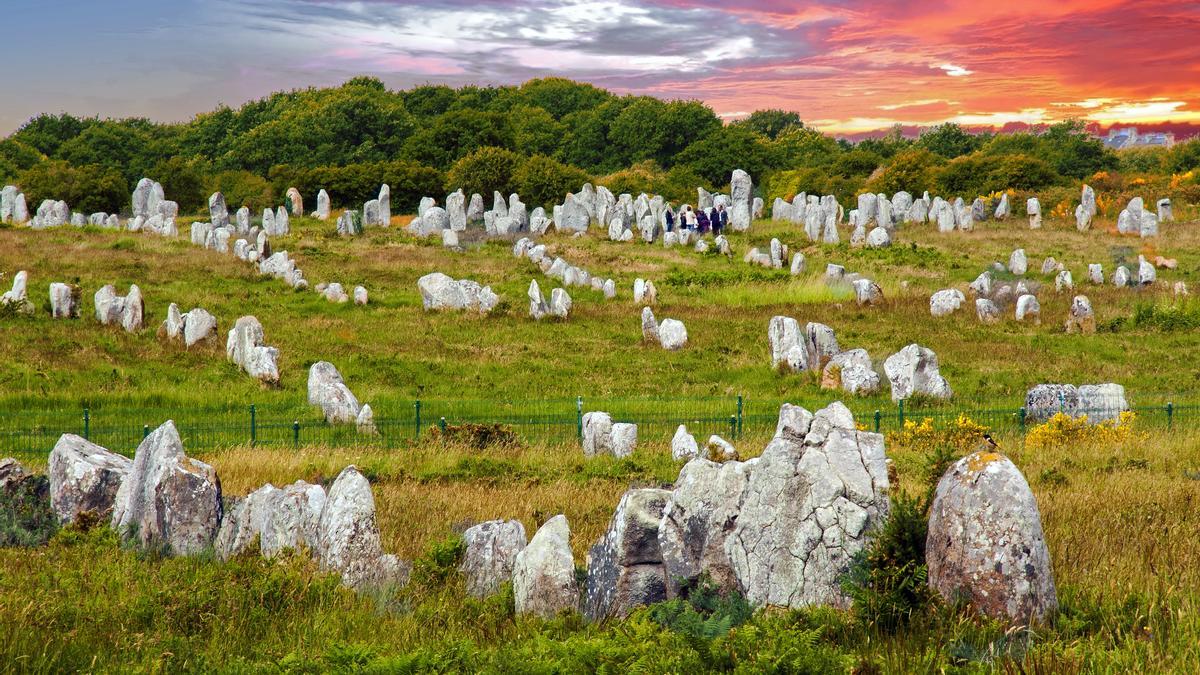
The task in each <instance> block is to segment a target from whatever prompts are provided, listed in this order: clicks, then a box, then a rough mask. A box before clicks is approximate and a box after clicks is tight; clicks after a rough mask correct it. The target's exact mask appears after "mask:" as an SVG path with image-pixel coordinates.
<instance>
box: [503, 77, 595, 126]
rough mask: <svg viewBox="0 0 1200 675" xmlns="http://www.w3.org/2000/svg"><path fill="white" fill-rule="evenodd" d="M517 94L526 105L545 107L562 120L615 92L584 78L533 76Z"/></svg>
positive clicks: (591, 107)
mask: <svg viewBox="0 0 1200 675" xmlns="http://www.w3.org/2000/svg"><path fill="white" fill-rule="evenodd" d="M515 98H516V100H517V101H520V102H522V103H524V104H525V105H531V106H535V107H538V108H542V109H543V110H546V111H548V112H549V113H550V114H551V115H553V116H554V118H555V119H558V120H561V119H563V118H564V117H566V116H567V115H570V114H571V113H577V112H580V111H584V110H592V109H594V108H596V107H597V106H599V105H600V104H601V103H603V102H605V101H606V100H608V99H611V98H613V96H612V94H610V93H608V92H607V91H604V90H603V89H598V88H596V87H594V86H592V85H590V84H587V83H584V82H574V81H572V80H568V79H566V78H562V77H547V78H543V79H538V80H529V81H528V82H526V83H525V84H523V85H521V86H520V88H519V89H518V90H517V92H516V96H515Z"/></svg>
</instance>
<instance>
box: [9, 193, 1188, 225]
mask: <svg viewBox="0 0 1200 675" xmlns="http://www.w3.org/2000/svg"><path fill="white" fill-rule="evenodd" d="M1156 206H1157V208H1158V222H1160V223H1169V222H1174V220H1175V211H1174V210H1173V209H1172V208H1171V200H1170V199H1166V198H1164V199H1160V200H1158V203H1157V204H1156ZM17 222H20V221H17Z"/></svg>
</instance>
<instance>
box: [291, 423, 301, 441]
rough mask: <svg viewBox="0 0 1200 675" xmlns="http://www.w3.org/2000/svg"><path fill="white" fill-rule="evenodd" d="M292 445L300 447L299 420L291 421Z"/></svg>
mask: <svg viewBox="0 0 1200 675" xmlns="http://www.w3.org/2000/svg"><path fill="white" fill-rule="evenodd" d="M292 444H293V445H295V446H296V447H300V420H293V421H292Z"/></svg>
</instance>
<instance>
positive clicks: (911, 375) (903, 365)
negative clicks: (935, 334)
mask: <svg viewBox="0 0 1200 675" xmlns="http://www.w3.org/2000/svg"><path fill="white" fill-rule="evenodd" d="M883 372H884V374H885V375H886V376H887V378H888V382H889V383H890V384H891V387H892V400H893V401H901V400H904V399H907V398H910V397H912V396H914V395H921V396H929V397H931V398H941V399H946V398H950V397H951V395H952V394H953V392H952V391H951V389H950V385H949V383H947V382H946V378H944V377H942V374H941V372H939V370H938V359H937V354H934V353H933V350H932V349H929V348H927V347H922V346H921V345H918V344H915V343H914V344H911V345H908V346H907V347H905V348H904V349H901V350H900V351H898V352H896V353H895V354H892V355H891V356H889V357H888V358H887V359H886V360H885V361H884V362H883Z"/></svg>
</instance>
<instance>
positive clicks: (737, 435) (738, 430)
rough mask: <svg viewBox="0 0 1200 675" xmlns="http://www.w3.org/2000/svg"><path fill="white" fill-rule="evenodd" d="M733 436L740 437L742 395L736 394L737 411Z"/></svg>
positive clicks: (739, 438)
mask: <svg viewBox="0 0 1200 675" xmlns="http://www.w3.org/2000/svg"><path fill="white" fill-rule="evenodd" d="M735 438H737V439H738V440H741V439H742V395H741V394H738V411H737V434H736V435H735Z"/></svg>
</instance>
